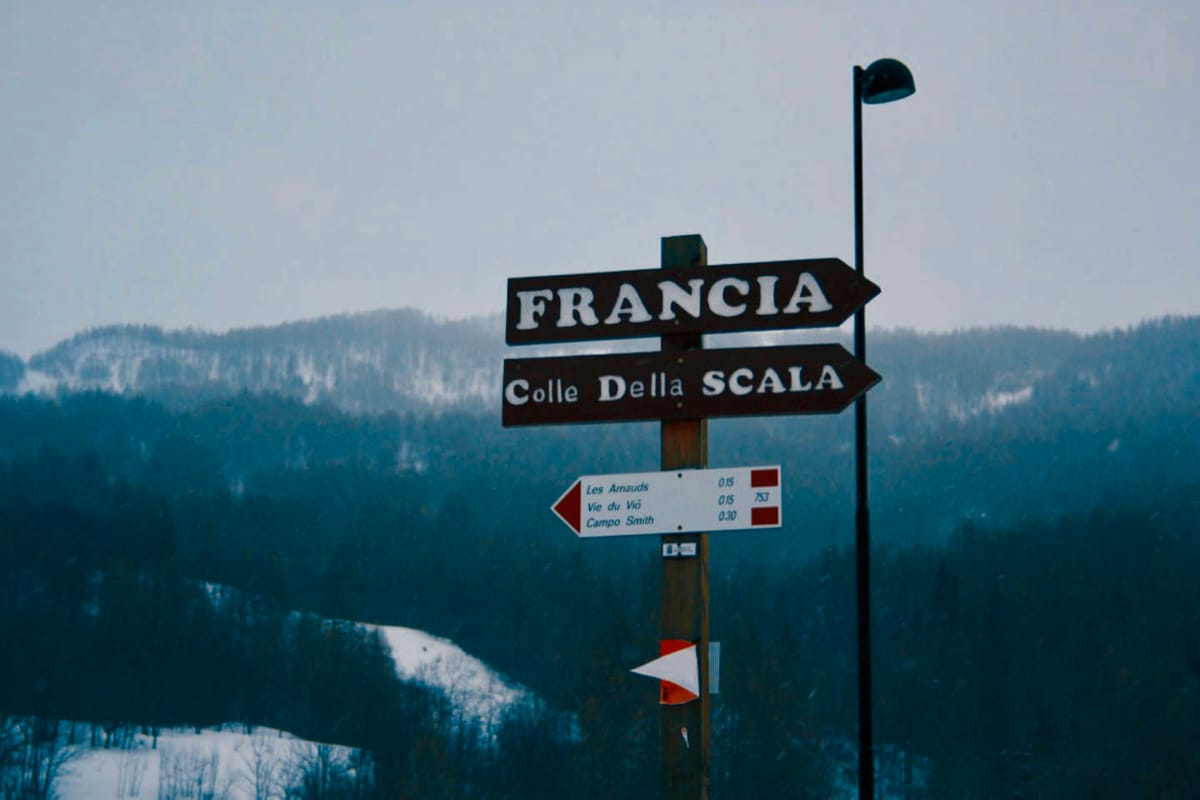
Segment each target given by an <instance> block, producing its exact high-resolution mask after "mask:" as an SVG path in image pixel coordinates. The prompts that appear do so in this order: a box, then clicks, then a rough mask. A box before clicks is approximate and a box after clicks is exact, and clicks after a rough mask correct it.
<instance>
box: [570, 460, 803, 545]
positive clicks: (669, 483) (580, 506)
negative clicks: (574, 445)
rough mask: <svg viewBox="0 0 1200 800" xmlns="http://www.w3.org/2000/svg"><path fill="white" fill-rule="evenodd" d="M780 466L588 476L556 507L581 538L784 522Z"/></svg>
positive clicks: (707, 529)
mask: <svg viewBox="0 0 1200 800" xmlns="http://www.w3.org/2000/svg"><path fill="white" fill-rule="evenodd" d="M782 500H783V497H782V481H781V479H780V469H779V467H778V466H769V467H728V468H725V469H685V470H666V471H662V472H634V473H625V474H616V475H585V476H583V477H582V478H580V479H579V480H577V481H575V482H574V483H573V484H571V488H569V489H567V491H565V492H563V495H562V497H559V498H558V500H556V501H555V502H554V505H553V506H552V507H551V508H552V509H553V511H554V513H555V514H557V515H558V518H559V519H561V520H562V521H563V522H565V523H566V524H567V527H569V528H570V529H571V530H573V531H574V532H575V534H576V535H577V536H585V537H586V536H631V535H638V534H670V533H696V532H713V531H730V530H746V529H751V528H778V527H780V526H781V525H782V524H783V519H782V517H783V513H782V509H783V504H782Z"/></svg>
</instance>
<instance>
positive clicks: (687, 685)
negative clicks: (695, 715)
mask: <svg viewBox="0 0 1200 800" xmlns="http://www.w3.org/2000/svg"><path fill="white" fill-rule="evenodd" d="M659 652H660V653H661V654H662V655H660V656H659V657H658V658H656V659H654V660H653V661H650V662H647V663H645V664H642V665H641V666H640V667H634V668H633V669H631V670H630V672H633V673H636V674H638V675H645V676H647V677H649V678H658V679H659V681H660V684H659V692H658V702H659V703H660V704H661V705H664V706H677V705H682V704H684V703H690V702H691V701H693V700H696V699H699V697H700V661H699V659H698V658H697V655H696V645H695V644H694V643H693V642H687V641H684V640H682V639H663V640H662V641H661V642H659Z"/></svg>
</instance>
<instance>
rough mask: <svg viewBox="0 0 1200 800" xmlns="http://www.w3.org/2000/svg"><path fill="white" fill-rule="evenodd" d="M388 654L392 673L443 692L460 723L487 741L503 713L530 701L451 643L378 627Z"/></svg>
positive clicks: (416, 632) (409, 630) (420, 633)
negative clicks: (474, 727)
mask: <svg viewBox="0 0 1200 800" xmlns="http://www.w3.org/2000/svg"><path fill="white" fill-rule="evenodd" d="M378 630H379V632H380V633H381V634H382V635H383V638H384V641H386V642H387V645H388V647H389V648H390V649H391V651H392V660H393V661H394V662H395V664H396V674H397V675H399V676H400V677H401V678H403V679H405V680H410V681H415V682H417V683H422V684H424V685H425V686H428V687H430V688H433V689H438V690H440V691H442V692H443V693H444V694H445V696H446V697H447V699H449V700H450V702H451V704H452V705H453V706H454V708H455V712H456V713H457V714H458V715H460V717H461V719H462V720H463V721H467V722H472V723H474V724H476V725H478V726H479V729H480V733H481V735H483V736H484V737H485V738H490V737H491V736H492V734H494V732H495V731H496V729H497V727H498V726H499V724H500V722H501V721H502V718H503V716H504V712H505V711H507V710H508V709H509V708H511V707H513V706H515V705H518V704H520V703H523V702H529V701H530V700H532V694H531V692H530V691H529V690H528V689H526V688H524V687H523V686H520V685H516V684H512V683H510V682H509V681H507V680H506V679H505V678H504V677H503V676H501V675H500V674H499V673H497V672H496V671H495V670H493V669H492V668H491V667H489V666H488V665H487V664H485V663H483V662H482V661H480V660H479V659H478V658H475V656H472V655H470V654H468V653H466V652H465V651H463V649H462V648H461V647H459V646H458V645H456V644H455V643H454V642H452V641H450V640H449V639H441V638H439V637H437V636H431V635H430V634H428V633H425V632H424V631H420V630H416V629H415V628H402V627H397V626H392V625H379V626H378Z"/></svg>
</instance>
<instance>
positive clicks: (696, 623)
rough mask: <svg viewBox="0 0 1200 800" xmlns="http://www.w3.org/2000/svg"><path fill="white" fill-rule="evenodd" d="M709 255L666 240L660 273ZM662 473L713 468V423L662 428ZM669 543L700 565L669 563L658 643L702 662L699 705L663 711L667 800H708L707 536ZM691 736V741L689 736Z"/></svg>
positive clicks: (682, 240) (695, 241)
mask: <svg viewBox="0 0 1200 800" xmlns="http://www.w3.org/2000/svg"><path fill="white" fill-rule="evenodd" d="M707 264H708V248H707V246H706V245H705V244H704V239H703V238H701V237H700V236H699V235H697V234H692V235H688V236H666V237H663V240H662V258H661V262H660V266H661V267H662V269H673V268H674V269H678V268H680V267H694V266H707ZM703 346H704V344H703V339H702V336H701V334H698V333H697V334H679V335H673V336H663V337H662V351H663V352H664V353H667V352H675V351H678V350H696V349H701V348H703ZM661 424H662V468H663V469H664V470H669V469H681V468H686V469H703V468H706V467H707V466H708V421H707V420H704V419H688V420H676V421H670V422H668V421H663V422H662V423H661ZM661 542H662V543H663V544H665V543H669V542H695V543H696V555H695V557H681V558H664V559H663V560H662V564H663V580H662V618H661V620H660V622H659V637H660V638H661V639H683V640H686V641H689V642H696V650H697V655H698V656H699V659H700V699H699V700H696V701H693V702H690V703H686V704H684V705H677V706H667V705H664V706H661V707H660V708H661V709H662V712H661V716H660V718H659V719H660V722H659V740H660V743H661V752H662V797H663V800H685V798H686V800H698V799H699V800H706V799H707V797H708V778H709V767H710V757H711V752H712V735H711V732H710V730H709V695H708V534H706V533H701V534H682V535H671V536H663V537H662V539H661ZM685 732H686V735H685Z"/></svg>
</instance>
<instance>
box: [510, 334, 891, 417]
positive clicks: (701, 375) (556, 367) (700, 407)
mask: <svg viewBox="0 0 1200 800" xmlns="http://www.w3.org/2000/svg"><path fill="white" fill-rule="evenodd" d="M879 380H880V377H879V375H878V374H877V373H876V372H875V371H874V370H872V369H871V368H870V367H868V366H866V365H865V364H863V363H862V362H860V361H858V360H857V359H855V358H854V357H853V356H852V355H850V353H848V352H847V351H846V348H844V347H842V346H841V345H840V344H810V345H795V346H790V347H747V348H727V349H720V350H681V351H676V352H669V353H662V352H652V353H622V354H618V355H603V356H561V357H554V358H509V359H505V361H504V397H503V400H504V407H503V412H502V415H501V420H502V422H503V424H504V425H505V426H515V425H547V424H555V423H572V422H616V421H627V420H639V419H646V420H650V419H661V420H671V419H701V418H707V417H730V416H746V415H771V414H832V413H836V412H838V411H841V410H842V409H844V408H846V407H847V406H848V405H850V403H852V402H854V399H855V398H856V397H858V396H859V395H860V394H862V393H863V392H865V391H866V390H867V389H869V388H870V387H872V386H874V385H875V383H877V382H878V381H879Z"/></svg>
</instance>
